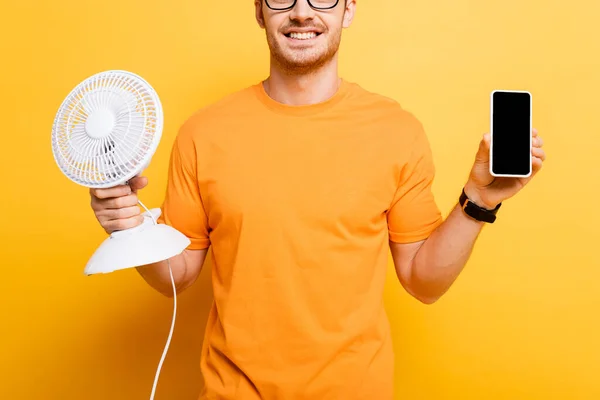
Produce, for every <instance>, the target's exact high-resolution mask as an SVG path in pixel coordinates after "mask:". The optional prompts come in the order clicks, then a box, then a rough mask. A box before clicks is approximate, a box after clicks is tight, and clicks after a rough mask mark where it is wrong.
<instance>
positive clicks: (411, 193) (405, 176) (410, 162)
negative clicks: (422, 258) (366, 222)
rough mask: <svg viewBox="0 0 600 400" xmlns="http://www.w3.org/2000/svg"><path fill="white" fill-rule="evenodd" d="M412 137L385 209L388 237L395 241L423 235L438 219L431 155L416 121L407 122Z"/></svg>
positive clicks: (420, 127)
mask: <svg viewBox="0 0 600 400" xmlns="http://www.w3.org/2000/svg"><path fill="white" fill-rule="evenodd" d="M410 130H412V131H413V133H414V136H413V141H412V145H411V147H410V149H409V150H408V154H409V156H408V158H407V159H406V160H402V165H401V167H400V169H399V170H400V173H399V179H398V184H397V188H396V193H395V195H394V198H393V201H392V204H391V206H390V209H389V211H388V215H387V218H388V230H389V238H390V240H391V241H393V242H397V243H410V242H417V241H420V240H423V239H426V238H427V237H428V236H429V235H430V234H431V233H432V232H433V230H434V229H436V228H437V227H438V226H439V225H440V224H441V223H442V214H441V212H440V210H439V208H438V206H437V204H436V202H435V199H434V195H433V192H432V184H433V180H434V176H435V167H434V164H433V156H432V151H431V147H430V145H429V141H428V139H427V136H426V134H425V132H424V130H423V126H422V124H421V123H420V122H418V121H416V120H414V122H413V123H411V124H410Z"/></svg>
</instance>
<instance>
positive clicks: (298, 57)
mask: <svg viewBox="0 0 600 400" xmlns="http://www.w3.org/2000/svg"><path fill="white" fill-rule="evenodd" d="M321 35H327V37H326V38H327V41H326V43H325V44H319V45H318V46H311V47H307V48H297V49H292V48H289V47H287V46H285V45H284V44H282V43H280V41H283V40H286V39H285V38H283V40H282V37H281V35H280V34H279V33H278V32H275V33H273V32H267V43H268V45H269V49H270V52H271V59H272V61H274V62H275V63H276V64H277V65H278V66H279V67H280V68H281V69H282V71H284V72H286V73H288V74H291V75H305V74H310V73H313V72H316V71H317V70H319V69H321V68H322V67H323V66H324V65H326V64H327V63H329V62H330V61H331V60H332V59H333V58H334V57H335V55H336V54H337V52H338V49H339V46H340V43H341V28H340V29H336V30H335V31H327V32H324V33H322V34H321ZM317 40H322V38H319V39H317Z"/></svg>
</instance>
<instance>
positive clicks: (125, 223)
mask: <svg viewBox="0 0 600 400" xmlns="http://www.w3.org/2000/svg"><path fill="white" fill-rule="evenodd" d="M143 221H144V217H143V216H142V215H136V216H134V217H131V218H127V219H116V220H113V221H107V222H105V223H104V224H103V228H104V230H105V231H107V232H114V231H122V230H125V229H130V228H134V227H136V226H138V225H140V224H141V223H142V222H143Z"/></svg>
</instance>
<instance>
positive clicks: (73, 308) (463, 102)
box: [0, 0, 600, 400]
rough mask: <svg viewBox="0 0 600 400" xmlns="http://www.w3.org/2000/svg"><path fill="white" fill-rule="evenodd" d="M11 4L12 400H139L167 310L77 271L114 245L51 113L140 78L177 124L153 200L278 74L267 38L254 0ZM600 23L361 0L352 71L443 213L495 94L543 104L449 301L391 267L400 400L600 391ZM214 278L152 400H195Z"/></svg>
mask: <svg viewBox="0 0 600 400" xmlns="http://www.w3.org/2000/svg"><path fill="white" fill-rule="evenodd" d="M1 8H2V11H1V13H2V17H3V18H2V20H3V22H2V24H0V57H1V60H2V62H1V63H0V72H1V74H0V84H1V96H0V112H1V114H2V119H1V121H2V124H1V125H0V129H1V136H0V137H1V142H0V143H1V144H0V153H1V157H0V163H1V164H0V173H1V174H2V176H1V178H2V179H1V180H0V182H1V187H2V195H1V196H0V201H1V202H2V204H1V211H2V215H1V218H0V224H1V227H2V229H0V235H1V237H0V239H1V240H0V246H1V261H0V262H1V265H2V269H1V275H0V277H1V279H0V296H1V307H0V309H1V318H0V322H1V324H2V326H1V329H0V343H1V349H0V350H1V351H0V354H1V360H2V361H1V362H0V383H1V384H0V398H2V399H7V400H21V399H35V400H42V399H43V400H70V399H76V400H100V399H102V400H108V399H110V400H118V399H127V400H136V399H147V398H149V394H150V389H151V387H152V381H153V379H154V373H155V371H156V367H157V363H158V361H159V358H160V355H161V352H162V349H163V346H164V344H165V340H166V337H167V333H168V330H169V326H170V321H171V312H172V302H171V301H170V300H169V299H166V298H163V297H161V296H160V295H159V294H157V293H155V292H154V291H153V290H152V289H150V288H149V287H148V286H147V285H145V283H144V282H143V281H142V280H141V279H140V278H139V277H138V276H137V275H136V273H135V272H133V271H132V270H129V271H122V272H119V273H115V274H110V275H105V276H93V277H84V276H83V274H82V271H83V266H84V265H85V263H86V261H87V259H88V257H89V256H90V255H91V254H92V252H93V251H94V250H95V249H96V247H97V246H98V245H99V244H100V242H101V241H102V240H103V239H104V238H105V235H104V233H103V232H102V231H101V229H100V227H99V225H98V224H97V223H96V221H95V219H94V216H93V214H92V212H91V210H90V208H89V197H88V192H87V189H85V188H82V187H78V186H77V185H75V184H72V183H71V182H70V181H68V180H67V179H66V178H65V177H64V176H63V175H62V174H61V173H60V171H59V170H58V168H57V167H56V165H55V164H54V160H53V158H52V154H51V147H50V129H51V126H52V121H53V118H54V114H55V112H56V111H57V108H58V106H59V105H60V103H61V101H62V100H63V98H64V97H65V96H66V95H67V94H68V92H69V91H70V90H71V89H72V88H73V87H74V86H75V85H76V84H77V83H79V82H80V81H81V80H83V79H84V78H86V77H88V76H89V75H92V74H93V73H96V72H99V71H102V70H106V69H127V70H131V71H133V72H136V73H138V74H141V75H142V76H143V77H145V78H146V79H147V80H149V81H150V82H151V83H152V84H153V86H155V88H156V89H157V90H158V92H159V93H160V96H161V98H162V101H163V104H164V109H165V116H166V126H165V131H164V139H163V141H162V142H161V145H160V147H159V149H158V152H157V154H156V156H155V158H154V160H153V163H152V165H151V167H150V168H149V169H148V170H147V171H146V175H147V176H149V178H150V186H149V187H148V188H147V189H146V190H144V191H143V193H142V194H141V199H142V201H144V202H145V203H146V204H147V205H148V206H151V207H157V206H159V205H160V202H161V200H162V195H163V190H164V187H165V179H166V166H167V161H168V156H169V151H170V146H171V143H172V141H173V139H174V136H175V134H176V132H177V128H178V127H179V125H180V124H181V123H182V122H183V121H184V119H185V118H187V117H188V116H189V115H190V114H191V113H192V112H193V111H195V110H196V109H197V108H199V107H201V106H203V105H205V104H208V103H210V102H213V101H215V100H217V99H218V98H220V97H222V96H223V95H225V94H227V93H229V92H232V91H234V90H237V89H239V88H241V87H243V86H245V85H249V84H252V83H254V82H256V81H257V80H259V79H262V78H263V77H265V76H266V74H267V67H268V49H267V46H266V42H265V39H264V34H263V32H262V31H261V30H259V28H258V26H257V25H256V22H255V20H254V15H253V5H252V2H251V1H250V0H240V1H234V2H232V1H219V0H215V1H208V0H194V1H192V0H182V1H174V2H170V1H140V0H118V1H116V0H104V1H91V0H86V1H73V0H64V1H50V0H46V1H39V0H38V1H33V2H32V1H7V0H2V7H1ZM599 15H600V2H598V1H597V0H575V1H570V2H565V1H548V0H545V1H542V0H535V1H534V0H529V1H524V0H504V1H470V0H453V1H447V0H436V1H399V0H369V1H359V3H358V8H357V15H356V20H355V22H354V25H353V26H352V27H351V28H350V29H349V30H347V31H345V32H344V37H343V41H342V52H341V58H340V62H341V67H340V72H341V73H342V75H343V76H345V77H346V78H347V79H349V80H353V81H356V82H359V83H361V84H362V85H363V86H364V87H366V88H368V89H370V90H374V91H377V92H379V93H382V94H384V95H387V96H391V97H393V98H395V99H397V100H398V101H399V102H400V103H402V104H403V105H404V106H405V107H406V108H408V109H409V110H411V111H413V112H414V113H415V114H416V115H417V116H418V117H419V119H420V120H421V121H422V122H423V123H424V125H425V127H426V129H427V132H428V134H429V137H430V140H431V144H432V147H433V151H434V155H435V162H436V165H437V168H438V174H437V179H436V183H435V193H436V196H437V200H438V202H439V205H440V207H442V209H443V210H444V211H445V212H447V211H448V210H449V209H450V208H451V207H452V206H453V205H454V204H455V202H456V200H457V198H458V195H459V192H460V189H461V186H462V184H463V183H464V182H465V179H466V174H467V173H468V171H469V168H470V166H471V163H472V161H473V156H474V154H475V151H476V150H477V145H478V142H479V139H480V137H481V135H482V134H483V133H484V132H486V131H487V130H488V126H489V93H490V92H491V91H492V90H493V89H524V90H529V91H531V92H532V94H533V104H534V125H535V127H537V128H538V129H539V131H540V134H541V135H542V136H543V138H544V139H545V142H546V145H545V149H546V151H547V153H548V160H547V162H546V165H545V167H544V169H543V170H542V173H541V174H540V175H539V176H538V177H537V178H536V179H535V180H534V181H533V182H532V183H531V184H530V185H529V186H528V187H527V188H526V189H525V190H524V191H523V192H521V193H520V194H518V196H516V197H514V198H513V199H511V200H509V201H507V202H506V203H505V205H504V207H503V209H502V210H501V213H500V216H499V219H498V221H497V223H496V224H494V225H493V226H488V227H486V228H485V230H484V231H483V233H482V235H481V237H480V239H479V241H478V243H477V245H476V248H475V251H474V253H473V256H472V258H471V259H470V261H469V263H468V265H467V267H466V270H465V271H464V273H463V274H462V275H461V277H460V278H459V280H458V281H457V282H456V284H455V286H453V288H452V289H451V290H450V291H449V292H448V294H447V295H446V296H445V297H444V298H443V299H442V300H440V301H439V302H438V303H436V304H435V305H433V306H425V305H421V304H419V303H418V302H416V301H415V300H413V299H411V298H410V297H409V296H408V295H407V294H406V293H405V292H404V291H403V290H402V289H401V287H400V285H399V283H398V282H397V280H396V278H395V276H394V275H393V272H392V264H391V263H390V275H389V278H390V279H389V281H388V284H387V291H386V298H385V300H386V305H387V308H388V310H389V315H390V318H391V321H392V324H393V333H394V337H395V348H396V352H397V355H396V360H397V372H396V388H397V399H411V400H420V399H427V400H429V399H432V400H433V399H436V400H438V399H441V400H443V399H457V400H458V399H460V400H467V399H477V400H482V399H489V400H492V399H507V400H508V399H511V400H512V399H540V400H550V399H586V400H587V399H590V400H591V399H600V378H599V377H598V374H599V372H600V324H599V322H600V316H599V315H600V314H599V312H598V309H599V308H600V253H599V250H598V249H599V245H598V241H599V239H600V234H599V233H598V225H599V223H600V212H599V208H600V204H599V202H598V199H599V197H598V188H597V185H598V184H599V183H600V173H599V172H598V171H599V170H600V168H599V167H598V151H599V150H600V138H599V136H600V135H599V134H600V129H599V128H600V123H598V118H599V116H600V112H599V111H598V107H599V105H600V104H599V103H598V97H599V94H600V78H599V73H600V29H599V28H598V23H597V17H598V16H599ZM209 273H210V269H209V268H207V269H205V270H204V272H203V274H202V276H201V278H200V279H199V281H198V282H197V284H196V285H195V286H194V287H193V289H191V290H189V291H188V292H186V293H185V294H184V295H182V296H181V297H180V298H179V300H180V303H179V304H180V308H179V310H178V319H177V324H176V330H175V335H174V338H173V342H172V346H171V349H170V352H169V355H168V357H167V359H166V362H165V364H164V367H163V374H162V375H161V380H160V383H159V389H158V393H157V400H160V399H167V400H174V399H176V400H179V399H181V400H185V399H188V400H195V398H196V394H197V392H198V390H199V385H200V381H199V377H198V364H199V361H198V358H199V351H200V346H201V342H202V337H203V329H204V325H205V320H206V316H207V312H208V308H209V304H210V300H211V291H210V287H209V281H208V276H209ZM374 400H377V399H374Z"/></svg>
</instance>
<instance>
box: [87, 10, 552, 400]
mask: <svg viewBox="0 0 600 400" xmlns="http://www.w3.org/2000/svg"><path fill="white" fill-rule="evenodd" d="M255 7H256V20H257V22H258V24H259V25H260V27H261V28H263V29H264V30H265V32H266V38H267V43H268V46H269V48H270V54H271V62H270V74H269V76H268V78H267V79H265V80H264V81H262V82H259V83H257V84H255V85H252V86H250V87H248V88H244V89H242V90H240V91H238V92H236V93H233V94H231V95H229V96H227V97H225V98H223V99H221V100H220V101H218V102H217V103H215V104H212V105H210V106H207V107H205V108H203V109H201V110H199V111H198V112H196V113H195V114H194V115H193V116H191V117H190V118H189V119H188V120H187V121H186V122H185V123H184V124H183V126H182V127H181V130H180V132H179V133H178V135H177V138H176V140H175V144H174V147H173V150H172V155H171V161H170V166H169V175H168V186H167V192H166V198H165V200H164V203H163V206H162V215H161V217H160V221H161V222H164V223H166V224H169V225H172V226H173V227H175V228H176V229H178V230H179V231H181V232H183V233H184V234H185V235H187V236H188V237H189V238H190V240H191V245H190V246H189V248H188V249H186V250H185V251H184V252H183V253H182V254H181V255H179V256H177V257H174V258H173V259H172V260H171V267H172V270H173V275H174V277H175V280H176V285H177V288H178V291H182V290H184V289H186V288H187V287H189V286H190V285H192V284H193V283H194V282H195V281H196V279H197V278H198V275H199V274H200V271H201V269H202V265H203V263H204V260H205V257H206V254H207V252H208V251H209V249H210V251H211V254H212V257H213V276H212V285H213V291H214V304H213V306H212V309H211V311H210V315H209V319H208V323H207V327H206V333H205V338H204V344H203V348H202V359H201V371H202V374H203V377H204V381H205V385H204V387H203V390H202V393H201V394H200V399H203V400H208V399H214V400H216V399H219V400H233V399H242V400H258V399H261V400H391V399H392V398H393V386H394V383H393V380H394V372H393V371H394V354H393V347H392V341H393V338H392V337H391V334H390V327H389V324H388V319H387V316H386V312H385V309H384V305H383V301H382V299H383V289H384V281H385V277H386V270H387V262H388V256H389V255H390V252H391V254H392V256H393V261H394V265H395V267H396V271H397V276H398V280H399V282H400V283H401V285H402V286H403V287H404V288H405V289H406V291H407V292H408V293H410V294H411V295H412V296H413V297H414V298H415V299H417V300H419V301H421V302H423V303H426V304H430V303H433V302H435V301H436V300H437V299H439V298H440V297H441V296H442V295H443V294H444V293H445V292H446V291H447V290H448V288H449V287H450V286H451V285H452V283H453V282H454V280H455V279H456V278H457V276H458V275H459V273H460V272H461V270H462V268H463V266H464V265H465V263H466V261H467V259H468V256H469V254H470V252H471V250H472V247H473V245H474V243H475V240H476V238H477V236H478V234H479V232H480V230H481V229H482V227H483V226H484V224H486V223H487V222H486V221H488V222H489V221H490V220H489V219H488V218H489V217H494V218H495V215H496V213H497V211H498V206H499V205H500V203H501V202H502V201H503V200H505V199H507V198H509V197H511V196H513V195H515V194H516V193H517V192H518V191H519V190H521V189H522V188H523V187H524V186H525V185H526V184H527V182H528V181H529V180H530V179H532V178H533V176H535V174H536V173H537V171H538V170H539V169H540V168H541V165H542V161H543V159H544V158H545V154H544V152H543V150H542V149H541V146H542V140H541V138H540V137H539V136H537V132H534V135H536V136H535V139H534V147H533V149H532V154H533V156H534V158H533V160H534V161H533V168H534V173H533V174H532V176H531V177H529V178H527V179H517V178H515V179H502V180H495V179H494V178H493V177H492V176H490V174H489V158H488V152H489V135H484V137H483V138H482V140H481V143H480V146H479V149H476V152H475V161H474V164H473V167H472V169H471V171H470V174H468V179H467V181H466V182H465V185H464V187H462V188H457V200H458V197H459V196H458V194H462V196H461V200H460V202H459V201H457V205H456V207H454V208H453V210H451V212H450V214H449V215H448V217H447V218H446V219H445V220H443V219H442V215H441V213H440V210H439V209H438V207H437V205H436V203H435V201H434V197H433V194H432V191H431V185H432V182H433V179H434V165H433V161H432V154H431V150H430V147H429V144H428V140H427V136H426V134H425V132H424V130H423V126H422V124H421V123H420V122H419V121H418V120H417V118H415V116H414V115H412V114H411V113H410V112H408V111H407V110H405V109H404V108H403V107H401V106H400V105H399V104H398V103H397V102H395V101H394V100H392V99H389V98H386V97H384V96H381V95H378V94H375V93H371V92H369V91H367V90H365V89H363V88H362V87H361V86H359V85H358V84H356V83H352V82H349V81H347V80H345V79H342V78H341V77H340V76H339V75H338V48H339V45H340V40H341V34H342V30H343V29H344V28H347V27H349V26H350V24H351V22H352V19H353V17H354V13H355V9H356V3H355V1H354V0H347V1H344V0H340V1H337V0H297V1H294V0H256V1H255ZM146 184H147V179H146V178H144V177H139V178H135V179H134V180H132V181H131V182H130V187H117V188H112V189H103V190H92V191H91V196H92V207H93V209H94V211H95V214H96V217H97V218H98V220H99V222H100V223H101V225H102V226H103V227H104V229H105V230H106V232H108V233H110V232H112V231H114V230H120V229H124V228H128V227H133V226H136V225H138V224H139V223H140V222H141V216H140V209H139V208H138V206H137V196H136V192H137V190H140V189H141V188H143V187H144V186H146ZM464 202H471V204H472V205H473V207H478V208H479V210H480V214H479V215H481V216H482V217H481V218H480V219H479V218H475V217H472V216H471V215H470V214H469V215H467V212H465V211H463V207H462V206H461V205H462V204H465V203H464ZM459 203H460V204H459ZM138 271H139V272H140V274H141V275H142V276H143V278H144V279H145V280H146V281H147V282H148V283H149V284H150V285H151V286H152V287H154V288H156V289H157V290H158V291H160V292H162V293H164V294H165V295H167V296H170V295H172V293H171V292H170V291H171V281H170V274H169V270H168V266H167V263H166V262H161V263H157V264H153V265H146V266H141V267H139V268H138Z"/></svg>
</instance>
